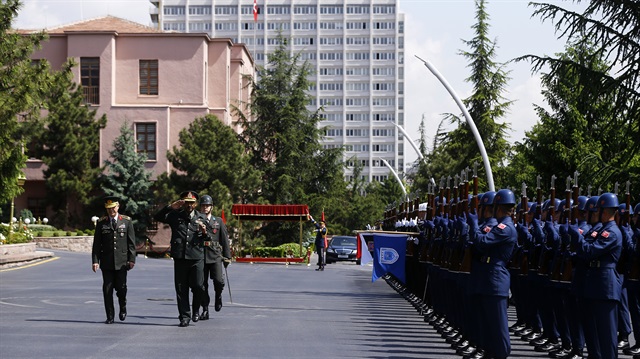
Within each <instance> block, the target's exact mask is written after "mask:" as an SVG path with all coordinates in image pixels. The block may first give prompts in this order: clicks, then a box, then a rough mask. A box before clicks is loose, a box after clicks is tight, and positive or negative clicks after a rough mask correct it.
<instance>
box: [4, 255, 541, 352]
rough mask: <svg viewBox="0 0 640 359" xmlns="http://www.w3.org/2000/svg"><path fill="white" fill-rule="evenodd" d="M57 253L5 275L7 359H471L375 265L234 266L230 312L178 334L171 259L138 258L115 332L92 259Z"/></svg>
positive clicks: (516, 345)
mask: <svg viewBox="0 0 640 359" xmlns="http://www.w3.org/2000/svg"><path fill="white" fill-rule="evenodd" d="M55 255H56V256H55V258H54V259H53V260H50V261H47V262H44V263H39V264H36V265H31V266H27V267H21V268H17V269H9V270H4V271H0V358H3V359H8V358H11V359H13V358H177V357H181V358H211V357H215V358H283V357H288V358H325V359H326V358H460V357H459V356H457V355H455V353H454V351H453V350H452V349H450V348H449V346H448V345H447V344H446V343H445V341H444V340H443V339H441V338H440V336H439V335H438V334H437V333H436V332H435V331H434V330H433V328H432V327H431V326H430V325H428V324H427V323H425V322H424V321H423V319H422V317H421V316H420V315H418V313H417V312H416V311H415V309H414V308H413V307H412V306H411V305H410V304H409V303H408V302H407V301H405V300H404V298H403V297H402V296H400V295H399V294H398V293H396V292H395V291H394V290H393V289H392V288H391V287H390V286H389V285H388V284H387V283H386V282H385V281H384V280H382V279H379V280H378V281H376V282H375V283H371V267H366V266H365V267H360V266H357V265H355V264H351V263H337V264H331V265H328V266H327V269H326V270H325V271H324V272H316V271H315V270H314V266H306V265H289V266H285V265H284V264H244V263H232V264H231V265H230V266H229V269H228V270H229V277H230V280H231V290H232V293H231V294H232V299H233V303H231V301H230V298H229V293H228V291H227V290H226V288H225V293H224V295H223V300H224V307H223V308H222V311H220V312H218V313H216V312H212V318H211V320H208V321H200V322H198V323H192V324H191V326H189V327H188V328H179V327H178V319H177V316H178V310H177V307H176V302H175V292H174V289H173V263H172V261H171V260H170V259H145V258H143V257H141V256H139V257H138V260H137V264H136V266H135V268H134V269H133V270H132V271H131V272H129V279H128V287H129V293H128V305H127V309H128V313H129V314H128V316H127V319H126V321H124V322H120V321H118V319H117V318H116V323H115V324H112V325H106V324H104V323H103V322H104V320H105V314H104V309H103V305H102V293H101V283H102V277H101V275H100V273H93V272H92V271H91V259H90V256H89V255H88V254H86V253H74V252H55ZM210 290H212V288H210ZM116 303H117V300H116ZM116 311H117V304H116ZM511 316H512V317H513V313H512V312H511ZM512 319H513V318H512ZM512 345H513V352H512V354H513V355H512V357H513V358H545V357H547V356H546V355H545V354H544V353H536V352H534V351H533V349H532V347H530V346H528V345H525V344H524V343H523V342H522V341H519V340H512Z"/></svg>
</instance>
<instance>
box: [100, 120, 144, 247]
mask: <svg viewBox="0 0 640 359" xmlns="http://www.w3.org/2000/svg"><path fill="white" fill-rule="evenodd" d="M109 155H110V156H111V158H110V159H107V160H105V161H104V165H105V170H106V171H105V173H104V174H103V175H102V177H101V179H102V183H101V187H102V190H103V191H104V193H105V194H106V195H108V196H117V197H118V198H120V213H123V214H126V215H128V216H130V217H131V219H132V222H133V228H134V230H135V233H136V242H138V243H143V242H144V240H145V238H146V232H147V227H148V226H149V223H150V220H151V218H150V216H149V209H150V198H151V189H150V188H151V184H152V182H151V171H149V170H147V169H146V168H145V166H144V165H145V163H146V161H147V156H146V155H145V154H144V153H138V152H137V151H136V140H135V137H134V133H133V129H132V128H131V124H130V123H129V122H127V121H125V122H124V123H123V124H122V127H120V136H118V137H117V138H116V139H115V141H114V142H113V149H112V150H111V151H109Z"/></svg>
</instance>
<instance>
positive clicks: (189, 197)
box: [180, 191, 199, 202]
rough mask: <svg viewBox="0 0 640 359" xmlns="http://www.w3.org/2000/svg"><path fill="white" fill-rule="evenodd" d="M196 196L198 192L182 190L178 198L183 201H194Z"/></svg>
mask: <svg viewBox="0 0 640 359" xmlns="http://www.w3.org/2000/svg"><path fill="white" fill-rule="evenodd" d="M198 198H199V196H198V192H196V191H184V192H182V193H180V199H181V200H183V201H185V202H196V201H198Z"/></svg>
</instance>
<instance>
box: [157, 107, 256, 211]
mask: <svg viewBox="0 0 640 359" xmlns="http://www.w3.org/2000/svg"><path fill="white" fill-rule="evenodd" d="M178 138H179V141H180V147H174V148H173V149H172V150H171V151H169V152H168V153H167V158H168V159H169V161H170V162H171V164H172V166H173V168H174V169H175V170H174V171H172V172H171V173H170V174H169V175H168V176H162V177H160V178H158V183H157V188H156V193H157V194H158V195H159V196H156V198H160V200H161V201H162V202H170V201H171V200H172V199H175V194H178V193H180V192H182V191H185V190H190V189H192V190H195V191H201V192H202V193H207V194H209V195H210V196H211V197H212V198H213V203H214V206H215V207H216V208H215V209H217V210H221V209H223V208H226V209H227V210H229V209H230V208H231V205H232V204H233V203H246V202H247V201H250V200H252V199H254V198H256V197H257V196H256V193H257V189H258V186H259V183H260V172H259V171H258V170H256V169H254V168H253V167H252V166H251V165H250V163H249V157H250V156H249V155H247V154H246V153H245V149H244V146H243V145H242V142H240V141H239V139H238V135H237V134H236V133H235V132H234V131H233V129H232V128H231V127H229V126H225V125H224V124H223V123H222V122H221V121H220V120H218V118H217V117H215V116H213V115H207V116H205V117H200V118H197V119H195V121H193V122H192V123H191V124H190V125H189V127H188V128H185V129H183V130H182V131H180V134H179V135H178ZM162 192H164V195H163V193H162ZM167 194H168V197H167Z"/></svg>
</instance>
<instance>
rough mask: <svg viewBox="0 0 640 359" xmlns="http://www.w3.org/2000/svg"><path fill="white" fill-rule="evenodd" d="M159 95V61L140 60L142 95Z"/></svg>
mask: <svg viewBox="0 0 640 359" xmlns="http://www.w3.org/2000/svg"><path fill="white" fill-rule="evenodd" d="M157 94H158V60H140V95H157Z"/></svg>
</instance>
